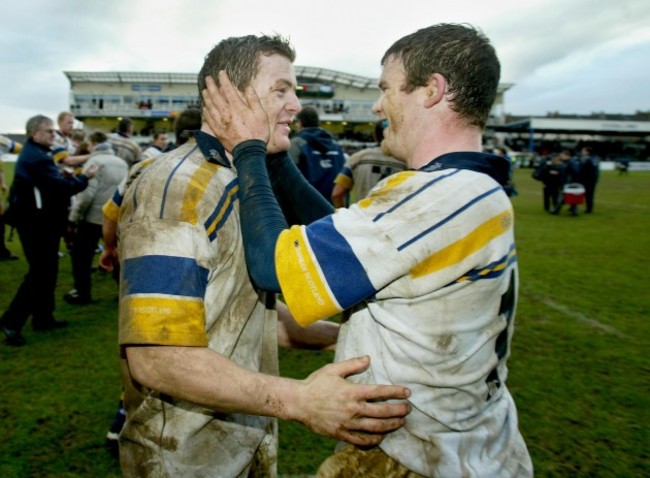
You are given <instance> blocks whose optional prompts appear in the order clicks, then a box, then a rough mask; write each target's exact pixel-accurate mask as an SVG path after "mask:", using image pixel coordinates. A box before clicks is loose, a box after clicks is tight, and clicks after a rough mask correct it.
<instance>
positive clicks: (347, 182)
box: [334, 166, 354, 190]
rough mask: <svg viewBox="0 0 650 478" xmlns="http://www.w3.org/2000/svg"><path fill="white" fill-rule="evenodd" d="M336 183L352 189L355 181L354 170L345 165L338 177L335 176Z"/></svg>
mask: <svg viewBox="0 0 650 478" xmlns="http://www.w3.org/2000/svg"><path fill="white" fill-rule="evenodd" d="M334 184H338V185H339V186H341V187H342V188H345V189H347V190H350V189H352V186H353V185H354V181H353V180H352V171H351V170H350V168H348V167H347V166H343V168H341V170H340V171H339V173H338V174H337V176H336V178H334Z"/></svg>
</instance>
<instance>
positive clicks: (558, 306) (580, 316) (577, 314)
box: [538, 297, 629, 338]
mask: <svg viewBox="0 0 650 478" xmlns="http://www.w3.org/2000/svg"><path fill="white" fill-rule="evenodd" d="M538 299H539V300H540V301H541V302H542V303H543V304H544V305H546V306H548V307H549V308H551V309H553V310H556V311H558V312H562V313H563V314H565V315H568V316H569V317H571V318H572V319H575V320H577V321H578V322H582V323H584V324H587V325H591V326H592V327H594V328H596V329H600V330H602V331H603V332H607V333H608V334H612V335H616V336H618V337H625V338H629V337H628V336H627V335H625V334H624V333H622V332H621V331H619V330H618V329H616V328H614V327H612V326H611V325H606V324H603V323H602V322H599V321H597V320H596V319H592V318H591V317H587V316H586V315H584V314H582V313H580V312H577V311H575V310H571V309H570V308H569V307H567V306H565V305H562V304H558V303H557V302H554V301H552V300H551V299H547V298H542V297H538Z"/></svg>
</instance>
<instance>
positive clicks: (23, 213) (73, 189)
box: [0, 115, 97, 346]
mask: <svg viewBox="0 0 650 478" xmlns="http://www.w3.org/2000/svg"><path fill="white" fill-rule="evenodd" d="M26 130H27V137H28V139H27V142H26V143H25V145H24V146H23V149H22V151H21V152H20V155H19V156H18V161H17V162H16V169H15V173H14V180H13V184H12V187H11V190H12V192H11V193H12V198H11V207H12V208H14V213H15V227H16V230H17V231H18V237H19V238H20V242H21V244H22V247H23V252H24V253H25V258H26V259H27V262H28V264H29V270H28V271H27V274H26V275H25V278H24V279H23V282H22V283H21V284H20V286H19V288H18V290H17V292H16V295H15V296H14V298H13V300H12V301H11V303H10V304H9V307H8V308H7V309H6V311H5V312H4V314H3V315H2V318H1V319H0V326H1V327H2V331H3V332H4V335H5V338H6V342H7V344H9V345H13V346H22V345H24V344H25V338H24V337H23V336H22V334H21V330H22V328H23V326H24V325H25V323H26V322H27V319H28V318H29V316H30V315H31V316H32V328H33V329H34V330H36V331H46V330H52V329H58V328H61V327H65V326H66V325H68V323H67V322H66V321H64V320H56V319H55V318H54V308H55V299H54V289H55V287H56V281H57V275H58V271H59V255H58V252H59V244H60V242H61V237H62V236H63V232H64V230H65V228H66V223H67V213H68V207H69V205H70V197H71V196H72V195H74V194H76V193H78V192H80V191H82V190H83V189H85V188H86V186H87V185H88V180H89V179H90V178H92V177H94V175H95V173H96V172H97V166H92V167H89V168H88V169H87V170H86V172H85V173H84V174H80V175H77V176H64V175H62V174H61V172H60V171H59V170H58V168H57V167H56V165H55V164H54V161H53V159H52V146H53V145H54V135H55V129H54V122H53V121H52V120H51V119H50V118H48V117H46V116H43V115H37V116H34V117H32V118H30V119H29V120H28V121H27V125H26Z"/></svg>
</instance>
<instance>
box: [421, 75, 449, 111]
mask: <svg viewBox="0 0 650 478" xmlns="http://www.w3.org/2000/svg"><path fill="white" fill-rule="evenodd" d="M446 90H447V79H446V78H445V77H444V76H442V75H441V74H440V73H434V74H433V75H431V77H430V78H429V82H428V83H427V84H426V86H425V87H424V92H425V98H424V106H425V107H426V108H431V107H432V106H435V105H437V104H438V103H440V101H442V99H443V98H444V96H445V92H446Z"/></svg>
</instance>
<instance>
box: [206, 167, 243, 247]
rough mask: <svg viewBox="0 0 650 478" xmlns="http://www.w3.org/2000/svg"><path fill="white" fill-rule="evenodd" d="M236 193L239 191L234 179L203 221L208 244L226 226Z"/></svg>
mask: <svg viewBox="0 0 650 478" xmlns="http://www.w3.org/2000/svg"><path fill="white" fill-rule="evenodd" d="M237 191H239V183H238V182H237V180H236V179H234V180H233V181H231V182H230V183H228V184H227V185H226V187H225V190H224V192H223V194H222V195H221V198H220V199H219V202H218V203H217V207H215V209H214V212H213V213H212V214H210V216H209V217H208V219H207V221H205V224H204V226H205V230H206V232H207V233H208V239H209V240H210V242H212V241H214V240H215V239H216V238H217V232H219V229H221V228H222V227H223V225H224V224H226V222H227V221H228V218H229V217H230V214H232V211H233V208H234V204H235V201H236V200H237Z"/></svg>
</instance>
